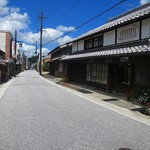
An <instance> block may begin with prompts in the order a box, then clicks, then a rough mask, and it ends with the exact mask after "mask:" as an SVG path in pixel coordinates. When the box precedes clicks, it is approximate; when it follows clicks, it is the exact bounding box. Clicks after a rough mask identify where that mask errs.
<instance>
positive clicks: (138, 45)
mask: <svg viewBox="0 0 150 150" xmlns="http://www.w3.org/2000/svg"><path fill="white" fill-rule="evenodd" d="M149 16H150V3H148V4H145V5H143V6H141V7H138V8H136V9H134V10H131V11H129V12H127V13H124V14H123V15H120V16H118V17H116V18H113V19H111V20H109V22H107V23H106V24H104V25H102V26H100V27H98V28H96V29H93V30H91V31H89V32H87V33H85V34H83V35H81V36H80V37H78V38H77V39H75V40H74V41H72V53H71V54H70V55H66V56H64V57H63V58H61V61H63V62H65V63H67V67H68V72H67V73H68V74H67V75H68V77H69V78H70V80H72V81H76V82H81V83H84V84H88V85H91V86H94V87H98V88H100V89H102V90H105V91H107V92H112V91H117V92H121V93H128V92H129V91H130V90H131V89H132V88H134V87H136V86H143V87H149V88H150V17H149Z"/></svg>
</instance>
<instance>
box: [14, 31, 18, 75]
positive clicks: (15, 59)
mask: <svg viewBox="0 0 150 150" xmlns="http://www.w3.org/2000/svg"><path fill="white" fill-rule="evenodd" d="M16 49H17V30H15V47H14V51H15V52H14V54H15V58H14V62H15V65H14V77H15V76H16V61H17V56H16Z"/></svg>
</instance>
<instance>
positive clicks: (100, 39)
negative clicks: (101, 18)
mask: <svg viewBox="0 0 150 150" xmlns="http://www.w3.org/2000/svg"><path fill="white" fill-rule="evenodd" d="M99 46H103V35H100V36H97V37H95V38H94V47H99Z"/></svg>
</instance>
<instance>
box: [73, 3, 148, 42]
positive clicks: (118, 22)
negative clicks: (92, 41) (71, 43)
mask: <svg viewBox="0 0 150 150" xmlns="http://www.w3.org/2000/svg"><path fill="white" fill-rule="evenodd" d="M148 14H150V3H148V4H146V5H145V6H142V7H141V9H140V8H139V9H137V10H136V11H131V13H129V12H128V13H127V14H126V15H125V14H124V15H121V16H120V17H117V18H116V19H113V20H112V21H110V22H108V23H106V24H104V25H102V26H100V27H98V28H95V29H93V30H91V31H89V32H87V33H85V34H83V35H81V36H79V37H78V38H76V39H75V40H78V39H80V38H83V37H85V36H88V35H91V34H94V33H97V32H100V31H103V30H105V29H109V28H111V27H115V26H117V25H121V24H123V23H126V22H128V21H131V20H135V19H137V18H140V17H142V16H144V15H148Z"/></svg>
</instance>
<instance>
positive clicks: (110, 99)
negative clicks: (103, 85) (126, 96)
mask: <svg viewBox="0 0 150 150" xmlns="http://www.w3.org/2000/svg"><path fill="white" fill-rule="evenodd" d="M102 100H103V101H106V102H111V101H119V100H118V99H116V98H109V99H102Z"/></svg>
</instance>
